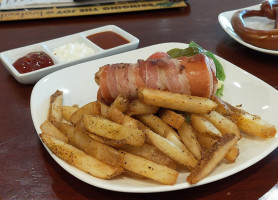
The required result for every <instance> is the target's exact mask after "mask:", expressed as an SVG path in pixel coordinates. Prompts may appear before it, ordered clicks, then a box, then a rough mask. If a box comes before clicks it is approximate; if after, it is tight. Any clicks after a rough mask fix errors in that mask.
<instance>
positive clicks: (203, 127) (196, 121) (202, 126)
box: [190, 114, 222, 139]
mask: <svg viewBox="0 0 278 200" xmlns="http://www.w3.org/2000/svg"><path fill="white" fill-rule="evenodd" d="M190 121H191V126H192V127H193V128H194V129H195V130H196V131H198V132H199V133H200V134H203V135H207V136H209V137H211V138H214V139H217V138H220V137H222V134H221V133H220V131H219V130H218V129H217V128H216V127H215V126H214V125H213V124H212V123H211V122H210V121H209V120H207V119H206V118H204V117H202V116H200V115H196V114H192V115H191V118H190Z"/></svg>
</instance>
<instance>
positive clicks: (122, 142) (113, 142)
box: [76, 120, 126, 147]
mask: <svg viewBox="0 0 278 200" xmlns="http://www.w3.org/2000/svg"><path fill="white" fill-rule="evenodd" d="M76 128H78V129H79V131H82V132H83V133H84V134H86V135H88V136H89V137H90V138H92V139H93V140H96V141H98V142H100V143H103V144H106V145H108V146H112V147H119V146H123V145H125V144H126V140H111V139H107V138H104V137H101V136H99V135H96V134H94V133H91V132H90V131H87V130H86V128H85V125H84V123H83V120H80V121H79V122H78V123H77V125H76Z"/></svg>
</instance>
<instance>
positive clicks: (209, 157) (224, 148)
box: [186, 133, 238, 184]
mask: <svg viewBox="0 0 278 200" xmlns="http://www.w3.org/2000/svg"><path fill="white" fill-rule="evenodd" d="M237 140H238V137H237V136H236V135H235V134H234V133H232V134H225V135H224V136H223V137H222V138H219V139H218V141H217V142H216V143H214V144H213V146H212V147H211V148H210V149H208V150H207V151H206V152H205V155H204V156H203V158H202V159H201V161H200V163H199V164H198V165H197V166H196V167H195V168H194V169H193V171H191V173H190V174H189V176H188V177H187V179H186V180H187V182H189V183H190V184H195V183H198V182H199V181H200V180H202V179H203V178H204V177H206V176H207V175H209V174H210V173H211V172H212V171H213V170H214V168H215V167H216V165H217V164H218V163H219V162H221V160H222V159H223V158H224V156H225V155H226V154H227V152H228V151H229V150H230V149H231V148H232V147H233V146H234V145H235V144H236V143H237Z"/></svg>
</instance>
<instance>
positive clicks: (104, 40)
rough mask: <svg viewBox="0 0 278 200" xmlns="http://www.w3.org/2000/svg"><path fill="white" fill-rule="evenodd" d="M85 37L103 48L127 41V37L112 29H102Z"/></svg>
mask: <svg viewBox="0 0 278 200" xmlns="http://www.w3.org/2000/svg"><path fill="white" fill-rule="evenodd" d="M87 39H89V40H90V41H92V42H93V43H95V44H96V45H98V46H99V47H101V48H103V49H111V48H114V47H117V46H120V45H123V44H127V43H129V41H128V40H127V39H125V38H124V37H122V36H121V35H119V34H117V33H115V32H113V31H104V32H100V33H95V34H93V35H89V36H87Z"/></svg>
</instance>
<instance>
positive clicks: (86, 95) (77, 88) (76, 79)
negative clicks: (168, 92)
mask: <svg viewBox="0 0 278 200" xmlns="http://www.w3.org/2000/svg"><path fill="white" fill-rule="evenodd" d="M187 46H188V45H187V44H182V43H163V44H158V45H153V46H150V47H146V48H142V49H138V50H133V51H130V52H126V53H122V54H120V55H114V56H110V57H106V58H102V59H99V60H95V61H90V62H86V63H82V64H79V65H75V66H72V67H69V68H66V69H63V70H60V71H57V72H54V73H52V74H50V75H48V76H46V77H44V78H43V79H41V80H40V81H39V82H38V83H37V84H36V85H35V87H34V89H33V91H32V95H31V113H32V119H33V123H34V126H35V128H36V131H37V133H38V134H39V133H40V132H41V130H40V125H41V123H43V122H44V121H45V120H46V117H47V112H48V107H49V97H50V95H51V94H53V93H54V92H55V91H56V90H57V89H58V90H61V91H63V92H64V105H73V104H79V105H80V106H82V105H84V104H86V103H88V102H90V101H94V100H96V94H97V90H98V86H97V84H96V83H95V81H94V74H95V72H96V71H98V68H99V67H101V66H103V65H105V64H112V63H120V62H127V63H129V62H131V63H135V62H136V61H137V59H146V58H147V57H148V56H150V55H151V54H152V53H154V52H156V51H168V50H170V49H172V48H186V47H187ZM217 58H219V57H217ZM219 60H220V62H221V63H222V64H223V66H224V69H225V71H226V74H227V78H226V81H225V90H224V96H223V99H224V100H227V101H228V102H230V103H232V104H233V105H238V104H242V105H243V108H244V109H246V110H247V111H249V112H251V113H254V114H258V115H261V116H262V118H263V119H265V120H267V121H268V122H270V123H272V124H275V126H276V127H278V121H277V120H276V119H277V117H276V116H277V114H278V104H277V102H278V92H277V91H276V90H275V89H274V88H272V87H271V86H269V85H267V84H266V83H265V82H263V81H261V80H259V79H258V78H256V77H254V76H253V75H251V74H249V73H247V72H245V71H243V70H241V69H240V68H238V67H236V66H235V65H233V64H231V63H229V62H227V61H226V60H224V59H221V58H219ZM255 88H256V89H255ZM257 91H260V92H257ZM277 146H278V138H277V137H275V138H272V139H269V140H264V139H260V140H252V139H247V138H242V139H241V140H240V141H239V148H240V155H239V157H238V159H237V160H236V162H235V163H233V164H225V163H223V164H222V165H220V166H219V167H217V168H216V169H215V170H214V171H213V172H212V173H211V174H210V175H209V176H208V177H207V178H205V179H204V180H202V181H200V182H199V183H198V184H196V185H194V186H197V185H203V184H206V183H210V182H213V181H216V180H219V179H222V178H225V177H228V176H230V175H232V174H235V173H237V172H239V171H241V170H243V169H245V168H247V167H249V166H251V165H253V164H254V163H256V162H258V161H259V160H261V159H262V158H264V157H265V156H267V155H268V154H269V153H270V152H272V151H273V150H274V149H275V148H276V147H277ZM46 149H47V150H48V151H49V149H48V148H47V147H46ZM49 153H50V155H51V156H52V157H53V159H54V160H56V162H57V163H59V164H60V165H61V166H62V167H63V168H64V169H65V170H66V171H68V172H69V173H71V174H72V175H73V176H75V177H77V178H78V179H80V180H82V181H84V182H86V183H88V184H91V185H94V186H96V187H100V188H104V189H108V190H113V191H121V192H138V193H149V192H164V191H172V190H179V189H185V188H190V187H194V186H191V185H189V184H188V183H186V181H185V180H186V177H187V175H188V173H181V174H180V175H179V177H178V180H177V184H176V185H173V186H167V185H161V184H158V183H157V182H154V181H151V180H135V179H131V178H127V177H124V176H120V177H119V178H114V179H112V180H109V181H107V180H101V179H98V178H94V177H92V176H90V175H88V174H86V173H84V172H82V171H80V170H78V169H76V168H75V167H72V166H70V165H68V164H67V163H65V162H63V161H62V160H61V159H59V158H58V157H56V156H55V155H53V154H52V153H51V152H49Z"/></svg>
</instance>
